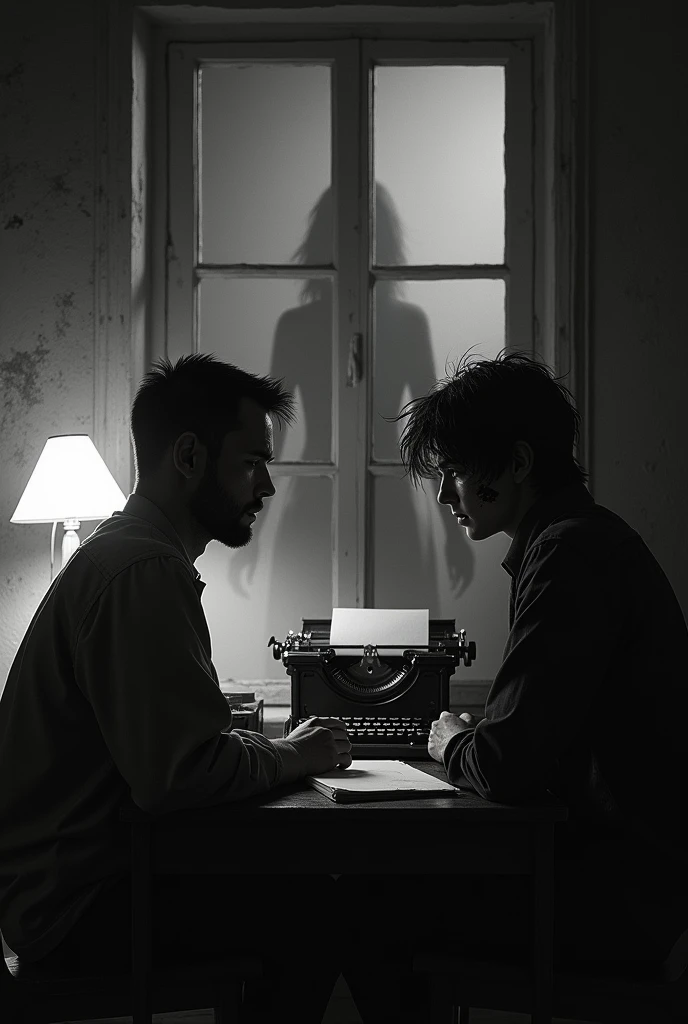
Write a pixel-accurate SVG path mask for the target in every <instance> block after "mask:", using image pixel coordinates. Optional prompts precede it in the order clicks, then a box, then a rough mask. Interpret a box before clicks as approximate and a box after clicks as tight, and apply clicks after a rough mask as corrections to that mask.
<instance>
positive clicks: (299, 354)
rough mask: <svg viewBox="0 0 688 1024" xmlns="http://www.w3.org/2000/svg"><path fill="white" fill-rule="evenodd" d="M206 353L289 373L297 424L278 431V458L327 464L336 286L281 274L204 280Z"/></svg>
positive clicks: (202, 316)
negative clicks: (283, 277)
mask: <svg viewBox="0 0 688 1024" xmlns="http://www.w3.org/2000/svg"><path fill="white" fill-rule="evenodd" d="M199 313H200V330H199V337H200V351H201V352H213V353H214V354H215V355H216V356H217V357H218V358H219V359H224V360H225V361H226V362H229V363H234V364H236V365H237V366H240V367H241V369H242V370H249V371H250V372H251V373H258V374H266V373H267V374H269V375H270V376H271V377H281V378H283V379H284V382H285V385H286V387H287V388H288V389H289V390H290V391H293V392H294V393H295V398H296V412H297V420H296V423H295V424H294V426H292V427H287V428H282V429H281V430H280V429H275V458H276V459H277V460H278V461H279V460H282V461H285V462H298V461H303V462H329V461H330V452H331V436H332V426H331V419H332V285H331V283H330V282H329V281H283V280H277V279H275V278H261V279H256V278H253V279H250V278H248V279H247V278H224V279H223V278H206V279H205V280H203V281H201V284H200V297H199Z"/></svg>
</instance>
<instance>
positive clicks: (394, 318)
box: [373, 279, 505, 461]
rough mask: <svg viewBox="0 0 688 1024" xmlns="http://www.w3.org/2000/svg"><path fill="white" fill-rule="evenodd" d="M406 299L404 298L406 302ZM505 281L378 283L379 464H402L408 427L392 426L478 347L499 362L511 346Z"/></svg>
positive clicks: (375, 431)
mask: <svg viewBox="0 0 688 1024" xmlns="http://www.w3.org/2000/svg"><path fill="white" fill-rule="evenodd" d="M402 296H403V297H402ZM504 299H505V288H504V282H503V281H493V280H487V279H479V280H461V281H405V282H404V283H403V285H402V284H398V283H396V282H391V281H379V282H378V284H377V285H376V288H375V335H374V370H373V459H374V460H375V459H378V460H383V461H388V460H390V459H391V460H396V459H398V458H399V436H400V434H401V431H402V429H403V426H404V422H405V421H403V420H402V421H400V422H399V423H388V422H386V421H385V419H384V417H385V416H396V414H397V413H398V412H399V411H400V409H401V408H402V406H403V405H405V404H406V402H408V401H410V400H411V399H412V398H419V397H420V396H421V395H424V394H425V393H426V391H428V389H429V388H430V387H431V386H432V384H433V383H434V382H435V381H436V380H437V379H438V378H439V377H444V376H445V374H446V373H447V368H448V363H451V362H454V363H456V362H458V360H459V359H460V358H461V356H462V355H463V354H464V353H465V352H466V351H468V349H471V348H472V351H473V352H474V353H475V354H476V355H481V356H486V357H494V356H496V355H497V353H498V352H499V351H500V350H501V349H502V348H504V344H505V323H504Z"/></svg>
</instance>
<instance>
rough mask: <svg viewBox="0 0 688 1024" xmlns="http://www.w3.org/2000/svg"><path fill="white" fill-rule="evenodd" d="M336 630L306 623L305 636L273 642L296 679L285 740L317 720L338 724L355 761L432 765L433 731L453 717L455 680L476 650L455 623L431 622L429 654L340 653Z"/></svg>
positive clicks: (368, 648)
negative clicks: (333, 636)
mask: <svg viewBox="0 0 688 1024" xmlns="http://www.w3.org/2000/svg"><path fill="white" fill-rule="evenodd" d="M330 626H331V620H330V619H303V628H302V630H301V632H299V633H294V632H293V631H292V630H289V632H288V634H287V636H286V638H285V640H283V641H279V640H276V639H275V637H274V636H273V637H271V638H270V640H269V641H268V646H269V647H272V652H273V656H274V657H275V658H276V659H278V660H279V659H281V660H282V663H283V664H284V667H285V668H286V670H287V672H288V674H289V676H290V677H291V714H290V716H289V718H288V719H287V722H286V725H285V729H284V734H285V736H286V735H288V734H289V732H290V731H291V730H292V729H293V728H295V727H296V726H297V725H299V724H300V723H301V722H303V721H305V720H306V719H308V718H310V717H312V716H313V715H317V716H318V717H327V718H339V719H340V720H341V721H343V722H345V723H346V726H347V730H348V732H349V737H350V739H351V743H352V747H353V750H352V754H353V756H354V757H364V758H376V757H383V758H398V759H401V760H409V759H414V758H415V759H422V758H427V756H428V746H427V745H428V737H429V735H430V725H431V723H432V722H433V721H434V719H436V718H439V716H440V713H441V712H442V711H448V710H449V680H450V678H451V676H452V675H453V674H454V671H455V669H456V666H457V665H458V664H459V662H462V663H463V664H464V665H470V664H471V662H472V661H473V659H474V658H475V643H473V642H472V641H470V642H469V641H468V640H467V639H466V631H465V630H464V629H461V630H459V631H458V632H456V628H455V620H454V619H431V620H430V622H429V635H428V640H429V642H428V644H427V646H425V645H424V646H422V647H414V648H405V647H403V646H402V647H394V648H390V647H388V646H387V645H384V647H383V646H382V645H380V650H381V651H382V654H378V648H377V647H376V646H374V645H372V644H367V645H365V646H363V647H362V646H360V645H359V646H358V647H353V646H347V647H346V648H342V647H340V646H338V647H337V649H336V650H335V649H334V648H333V647H332V646H331V645H330ZM388 651H392V653H387V652H388Z"/></svg>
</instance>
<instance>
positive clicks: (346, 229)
mask: <svg viewBox="0 0 688 1024" xmlns="http://www.w3.org/2000/svg"><path fill="white" fill-rule="evenodd" d="M332 126H333V139H332V142H333V156H332V183H333V190H334V195H335V198H336V203H335V211H336V220H335V265H336V266H337V270H338V274H337V286H336V299H335V353H334V360H333V373H334V381H333V398H334V401H333V411H332V416H333V437H334V439H335V441H334V444H335V451H334V461H335V464H336V466H337V473H336V476H335V483H334V515H333V524H332V530H333V537H332V546H333V577H332V578H333V584H332V586H333V593H332V604H333V606H334V607H342V606H343V607H357V606H360V605H362V604H363V579H364V568H365V566H364V558H365V469H364V467H365V453H366V438H365V412H366V400H365V399H366V393H367V389H368V376H369V372H370V371H369V366H368V362H367V360H366V358H365V345H364V344H363V342H364V341H365V320H364V316H363V310H364V309H365V296H364V295H362V294H361V290H360V281H361V267H360V258H361V257H360V254H361V251H362V249H363V247H364V246H365V247H367V234H368V232H367V224H366V223H365V221H364V220H363V219H362V217H361V210H360V207H361V197H362V187H361V181H362V179H361V160H362V157H361V154H360V138H359V137H360V134H361V96H360V71H359V48H358V44H357V43H355V42H351V43H347V44H343V45H342V46H341V49H340V51H339V54H338V59H337V60H336V63H335V66H334V75H333V95H332ZM359 353H360V355H361V356H362V359H363V362H362V365H361V370H362V377H361V379H360V380H359V379H358V375H357V373H356V372H355V370H356V368H355V366H354V367H353V368H352V367H350V363H351V361H352V360H353V362H354V363H355V361H356V356H357V354H359ZM351 369H353V370H354V372H353V374H352V373H351V372H350V370H351Z"/></svg>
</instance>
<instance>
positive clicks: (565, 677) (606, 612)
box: [444, 484, 688, 923]
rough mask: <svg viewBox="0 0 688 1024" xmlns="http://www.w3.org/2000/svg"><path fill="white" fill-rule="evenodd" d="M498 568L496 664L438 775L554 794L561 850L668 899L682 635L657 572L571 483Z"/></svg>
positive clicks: (675, 819) (686, 768) (523, 797)
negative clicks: (503, 614) (506, 610)
mask: <svg viewBox="0 0 688 1024" xmlns="http://www.w3.org/2000/svg"><path fill="white" fill-rule="evenodd" d="M503 566H504V568H505V569H506V571H507V572H508V573H509V575H510V576H511V578H512V580H511V596H510V615H509V625H510V632H509V636H508V639H507V643H506V648H505V651H504V660H503V662H502V665H501V667H500V669H499V671H498V673H497V675H496V677H495V680H494V683H493V685H492V687H491V688H490V692H489V694H488V698H487V703H486V707H485V718H484V719H483V720H482V721H480V722H479V723H478V725H477V726H476V727H475V729H474V730H471V731H468V732H464V733H461V734H460V735H459V736H457V737H455V738H453V739H452V740H451V741H450V743H449V744H448V746H447V748H446V750H445V754H444V761H445V766H446V769H447V773H448V776H449V779H450V781H451V782H452V783H454V784H456V785H459V786H469V787H471V788H473V789H474V790H475V791H476V792H478V793H479V794H480V795H481V796H484V797H486V798H487V799H489V800H495V801H502V802H506V803H515V802H524V801H527V800H529V799H531V798H534V797H535V798H536V797H537V796H538V795H541V794H543V793H545V792H546V791H549V792H551V793H553V794H556V795H557V796H559V797H560V798H562V799H563V800H564V801H565V802H566V803H567V804H568V807H569V812H570V822H569V825H568V827H567V829H566V831H565V836H564V838H563V840H562V851H561V852H562V853H563V855H566V853H567V848H568V852H569V853H570V852H571V851H574V854H573V855H574V856H575V855H576V854H575V851H576V850H578V851H579V852H580V853H581V857H582V858H584V859H587V860H588V861H590V860H591V858H590V856H589V851H590V850H591V849H595V848H598V849H602V848H604V849H606V850H607V860H608V865H609V870H610V873H613V874H614V875H615V876H618V873H619V872H618V867H619V865H618V858H622V860H623V862H624V863H625V864H626V865H627V867H628V875H629V877H630V876H631V875H632V874H633V873H634V872H637V871H639V870H642V871H643V872H645V876H644V877H645V882H646V883H648V882H649V877H650V876H652V883H651V884H652V885H657V884H660V883H659V882H658V880H657V872H660V873H661V874H662V875H663V876H664V880H665V881H666V884H667V890H668V891H669V892H674V893H676V892H677V886H679V885H680V883H681V878H682V877H683V876H685V873H686V871H685V863H686V861H685V856H686V849H685V846H684V845H683V838H682V837H683V832H684V822H683V818H684V817H685V804H686V792H687V783H688V758H687V756H686V746H687V744H686V730H687V729H688V630H687V629H686V623H685V620H684V617H683V614H682V611H681V608H680V606H679V604H678V601H677V599H676V596H675V594H674V592H673V590H672V588H671V585H670V584H669V581H668V580H667V577H666V576H665V574H664V572H663V571H662V569H661V568H660V566H659V564H658V563H657V561H656V560H655V558H654V557H653V555H652V554H651V552H650V551H649V549H648V548H647V546H646V545H645V543H644V542H643V540H642V538H641V537H640V536H639V535H638V534H637V533H636V532H635V530H633V529H632V528H631V527H630V526H629V525H628V524H627V523H625V522H624V521H623V519H621V518H620V517H619V516H617V515H615V514H614V513H613V512H610V511H609V510H608V509H606V508H603V507H601V506H600V505H597V504H595V502H594V501H593V499H592V497H591V496H590V494H589V492H588V491H587V490H586V488H585V487H584V486H583V485H582V484H576V485H571V486H568V487H566V488H563V489H561V490H559V491H557V492H556V493H550V494H549V495H547V496H545V497H543V498H541V499H539V500H538V501H537V502H536V503H535V504H534V505H533V506H532V508H531V509H530V510H529V511H528V513H527V514H526V516H525V517H524V519H523V521H522V522H521V524H520V525H519V527H518V530H517V532H516V535H515V537H514V539H513V542H512V544H511V547H510V549H509V552H508V554H507V556H506V558H505V559H504V562H503ZM610 850H611V851H615V852H612V853H611V854H609V851H610ZM586 851H587V852H586ZM592 863H595V858H594V857H593V858H592ZM614 864H616V868H615V869H612V867H611V865H614ZM686 923H688V921H687V922H686Z"/></svg>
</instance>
